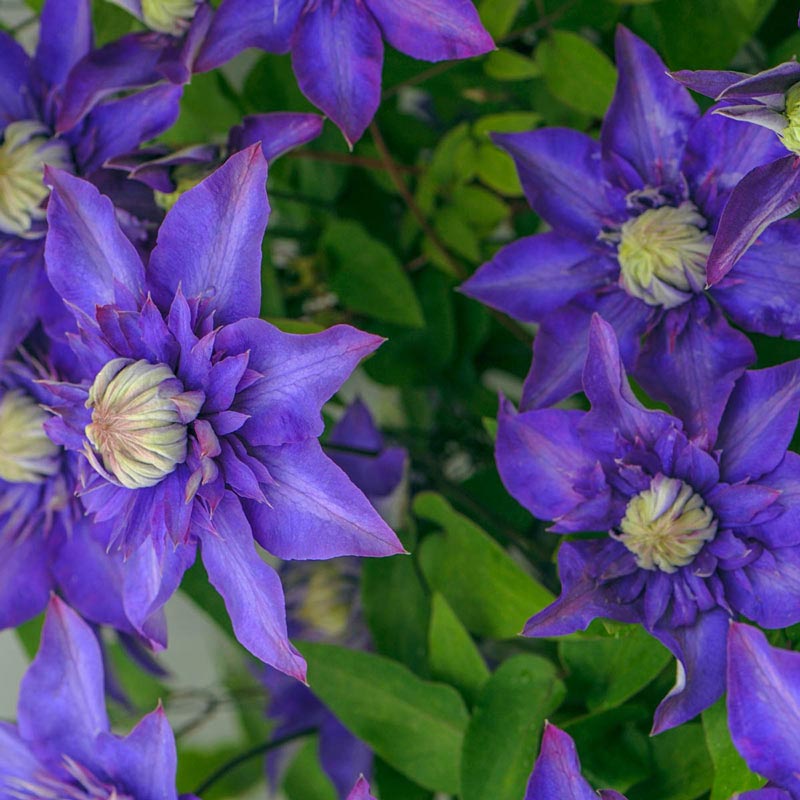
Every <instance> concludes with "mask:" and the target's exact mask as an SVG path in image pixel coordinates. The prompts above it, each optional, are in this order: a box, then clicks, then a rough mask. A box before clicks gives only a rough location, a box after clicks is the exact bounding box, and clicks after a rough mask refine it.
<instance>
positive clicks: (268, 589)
mask: <svg viewBox="0 0 800 800" xmlns="http://www.w3.org/2000/svg"><path fill="white" fill-rule="evenodd" d="M213 527H214V530H213V531H204V532H203V535H202V542H201V548H200V551H201V554H202V557H203V564H204V566H205V568H206V571H207V572H208V579H209V580H210V581H211V584H212V585H213V586H214V588H215V589H216V590H217V591H218V592H219V593H220V594H221V595H222V598H223V600H224V601H225V606H226V607H227V609H228V614H229V615H230V618H231V622H232V623H233V630H234V632H235V633H236V638H237V639H238V640H239V641H240V642H241V643H242V644H243V645H244V646H245V647H246V648H247V649H248V650H249V651H250V652H251V653H252V654H253V655H254V656H256V658H260V659H261V660H262V661H263V662H265V663H266V664H269V665H271V666H273V667H275V669H279V670H280V671H281V672H285V673H286V674H287V675H292V676H294V677H295V678H297V679H298V680H301V681H305V676H306V664H305V661H304V660H303V657H302V656H301V655H300V654H299V653H298V652H297V650H295V649H294V647H292V644H291V642H290V641H289V634H288V633H287V630H286V609H285V605H284V598H283V589H282V588H281V582H280V579H279V578H278V575H277V574H276V572H275V570H274V569H272V567H270V566H269V565H268V564H267V563H266V562H265V561H263V560H262V559H261V558H260V556H259V555H258V553H257V552H256V548H255V545H254V544H253V539H252V534H251V532H250V525H249V523H248V522H247V518H246V517H245V515H244V512H243V511H242V508H241V506H240V505H239V501H238V500H237V499H236V498H235V497H234V496H233V495H231V494H230V493H226V494H225V496H224V498H223V500H222V502H221V503H220V504H219V506H218V508H217V510H216V512H215V514H214V518H213Z"/></svg>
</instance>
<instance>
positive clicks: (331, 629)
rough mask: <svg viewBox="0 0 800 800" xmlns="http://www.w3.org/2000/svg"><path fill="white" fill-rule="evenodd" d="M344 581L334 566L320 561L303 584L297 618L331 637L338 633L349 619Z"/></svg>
mask: <svg viewBox="0 0 800 800" xmlns="http://www.w3.org/2000/svg"><path fill="white" fill-rule="evenodd" d="M344 580H345V579H344V577H343V576H342V574H341V572H340V571H339V570H338V569H337V568H336V566H335V565H333V564H326V563H320V564H319V565H318V567H317V568H316V569H315V570H314V572H313V573H312V575H311V578H310V579H309V581H308V583H307V584H306V589H305V594H304V598H303V604H302V605H301V606H300V608H299V609H298V611H297V614H296V616H297V618H298V619H299V620H300V621H302V622H304V623H305V624H306V625H308V626H309V627H310V628H313V629H315V630H317V631H320V632H322V633H324V634H325V635H326V636H327V637H329V638H331V639H334V638H337V637H339V636H341V635H342V634H343V633H344V632H345V631H346V630H347V623H348V621H349V619H350V606H349V605H348V603H347V600H346V592H345V590H344V586H343V583H344Z"/></svg>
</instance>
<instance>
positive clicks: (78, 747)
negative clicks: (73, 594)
mask: <svg viewBox="0 0 800 800" xmlns="http://www.w3.org/2000/svg"><path fill="white" fill-rule="evenodd" d="M17 719H18V722H19V731H20V734H21V735H22V738H23V739H25V740H26V741H28V742H32V743H35V745H36V746H37V747H38V748H39V749H40V753H41V754H42V756H43V757H46V758H47V759H48V760H52V761H54V762H56V763H60V762H61V759H62V757H63V756H64V755H67V756H71V757H72V758H74V759H76V760H77V761H78V762H79V763H81V764H83V765H84V766H86V767H89V768H91V766H92V765H93V764H94V763H95V755H96V753H95V749H94V740H95V738H96V737H97V736H98V735H99V734H101V733H104V732H106V731H108V717H107V716H106V705H105V697H104V694H103V660H102V657H101V655H100V645H99V644H98V642H97V638H96V637H95V635H94V633H93V632H92V629H91V628H90V627H89V626H88V625H87V624H86V623H85V622H84V621H83V620H82V619H81V618H80V617H79V616H78V615H77V614H76V613H75V612H74V611H73V610H72V609H71V608H70V607H69V606H68V605H66V604H65V603H64V602H63V601H61V600H59V599H58V598H57V597H53V599H52V600H51V601H50V605H49V606H48V609H47V616H46V617H45V621H44V627H43V628H42V640H41V644H40V645H39V652H38V653H37V654H36V658H35V659H34V660H33V662H32V663H31V665H30V667H29V668H28V671H27V672H26V673H25V676H24V677H23V679H22V683H21V684H20V690H19V706H18V710H17ZM45 754H46V755H45Z"/></svg>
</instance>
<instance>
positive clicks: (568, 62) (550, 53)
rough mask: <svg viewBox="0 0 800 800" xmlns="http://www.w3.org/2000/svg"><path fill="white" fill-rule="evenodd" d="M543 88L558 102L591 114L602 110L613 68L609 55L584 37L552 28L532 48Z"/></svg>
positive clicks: (610, 91)
mask: <svg viewBox="0 0 800 800" xmlns="http://www.w3.org/2000/svg"><path fill="white" fill-rule="evenodd" d="M536 63H537V64H538V66H539V68H540V69H541V71H542V75H543V76H544V80H545V83H546V84H547V88H548V89H549V90H550V92H551V93H552V94H553V96H554V97H556V98H558V99H559V100H560V101H561V102H562V103H564V104H565V105H567V106H569V107H570V108H574V109H575V110H576V111H580V112H581V113H584V114H590V115H591V116H593V117H598V118H599V117H602V116H603V115H604V114H605V113H606V109H607V108H608V105H609V103H610V102H611V98H612V96H613V94H614V85H615V83H616V80H617V71H616V69H615V68H614V65H613V64H612V63H611V59H609V58H608V56H607V55H606V54H605V53H603V52H602V51H601V50H599V49H598V48H597V47H595V46H594V45H593V44H592V43H591V42H590V41H589V40H588V39H584V38H583V36H579V35H578V34H577V33H572V32H571V31H561V30H555V31H553V33H552V34H551V36H550V37H549V38H547V39H546V40H545V41H543V42H542V43H541V44H540V45H539V48H538V50H537V51H536Z"/></svg>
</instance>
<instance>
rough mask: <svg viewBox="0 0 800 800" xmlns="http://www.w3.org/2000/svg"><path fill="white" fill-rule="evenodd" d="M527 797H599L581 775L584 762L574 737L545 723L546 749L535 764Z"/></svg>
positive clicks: (544, 799) (530, 799)
mask: <svg viewBox="0 0 800 800" xmlns="http://www.w3.org/2000/svg"><path fill="white" fill-rule="evenodd" d="M525 800H597V795H596V794H595V792H594V790H593V789H592V787H591V786H589V784H588V782H587V781H586V780H585V778H583V777H582V776H581V762H580V761H579V760H578V751H577V750H576V749H575V742H574V741H573V740H572V737H571V736H570V735H569V734H567V733H565V732H564V731H562V730H560V729H559V728H556V726H555V725H551V724H550V723H549V722H545V725H544V733H543V734H542V748H541V751H540V752H539V757H538V758H537V759H536V763H535V764H534V765H533V773H532V774H531V778H530V781H529V782H528V790H527V792H526V793H525Z"/></svg>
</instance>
